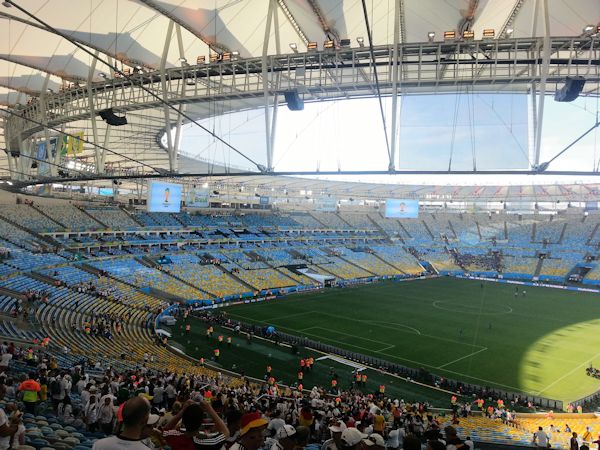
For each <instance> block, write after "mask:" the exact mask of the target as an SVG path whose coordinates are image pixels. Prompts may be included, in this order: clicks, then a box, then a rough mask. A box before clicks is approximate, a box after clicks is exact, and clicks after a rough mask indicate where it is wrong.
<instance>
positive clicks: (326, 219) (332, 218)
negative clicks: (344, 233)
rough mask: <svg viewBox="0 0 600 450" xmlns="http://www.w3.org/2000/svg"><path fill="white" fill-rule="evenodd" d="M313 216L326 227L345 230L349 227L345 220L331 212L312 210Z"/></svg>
mask: <svg viewBox="0 0 600 450" xmlns="http://www.w3.org/2000/svg"><path fill="white" fill-rule="evenodd" d="M313 215H314V216H315V218H316V219H317V220H318V221H319V222H321V223H322V224H323V225H325V226H326V227H327V228H337V229H340V230H346V229H348V228H350V227H349V226H348V224H347V223H346V222H344V221H343V220H342V219H340V217H339V216H338V215H337V214H335V213H332V212H314V213H313Z"/></svg>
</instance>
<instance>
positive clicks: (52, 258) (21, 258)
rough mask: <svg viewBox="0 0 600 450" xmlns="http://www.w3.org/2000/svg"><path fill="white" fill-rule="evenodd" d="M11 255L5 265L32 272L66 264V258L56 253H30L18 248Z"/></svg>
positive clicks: (12, 250)
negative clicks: (40, 268)
mask: <svg viewBox="0 0 600 450" xmlns="http://www.w3.org/2000/svg"><path fill="white" fill-rule="evenodd" d="M1 245H2V244H1V243H0V246H1ZM10 255H11V256H10V258H9V259H6V260H4V261H3V263H4V264H5V265H7V266H11V267H14V268H16V269H19V270H31V269H35V268H37V267H44V266H52V265H54V264H61V263H64V262H65V258H63V257H62V256H60V255H57V254H55V253H29V252H27V251H24V250H21V249H16V248H14V249H11V252H10Z"/></svg>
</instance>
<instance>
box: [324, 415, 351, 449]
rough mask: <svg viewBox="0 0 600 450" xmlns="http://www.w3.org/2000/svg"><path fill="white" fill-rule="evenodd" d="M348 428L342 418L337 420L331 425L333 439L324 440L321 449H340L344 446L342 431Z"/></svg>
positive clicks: (330, 430)
mask: <svg viewBox="0 0 600 450" xmlns="http://www.w3.org/2000/svg"><path fill="white" fill-rule="evenodd" d="M345 429H346V424H345V423H344V422H342V421H341V420H336V421H335V422H333V423H332V424H331V425H330V426H329V432H330V433H331V439H328V440H327V441H325V442H323V446H322V447H321V450H340V449H341V448H342V431H344V430H345Z"/></svg>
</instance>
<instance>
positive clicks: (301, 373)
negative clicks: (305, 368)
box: [298, 370, 304, 382]
mask: <svg viewBox="0 0 600 450" xmlns="http://www.w3.org/2000/svg"><path fill="white" fill-rule="evenodd" d="M303 379H304V372H302V371H301V370H299V371H298V382H300V381H302V380H303Z"/></svg>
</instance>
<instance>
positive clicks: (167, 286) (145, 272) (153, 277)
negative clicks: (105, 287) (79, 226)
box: [90, 259, 206, 300]
mask: <svg viewBox="0 0 600 450" xmlns="http://www.w3.org/2000/svg"><path fill="white" fill-rule="evenodd" d="M90 264H91V265H93V266H94V267H96V268H98V269H101V270H104V271H106V272H108V273H110V274H112V275H113V276H115V277H117V278H119V279H121V280H122V281H125V282H128V283H132V284H135V285H136V286H139V287H141V288H154V289H158V290H160V291H163V292H168V293H172V294H174V295H177V296H178V297H181V298H183V299H185V300H198V299H204V298H205V297H206V294H204V293H202V292H200V291H199V290H197V289H195V288H193V287H191V286H188V285H187V284H185V283H183V282H181V281H179V280H176V279H175V278H173V277H170V276H169V275H168V274H166V273H164V272H161V271H159V270H157V269H153V268H150V267H146V266H144V265H142V264H140V263H139V262H137V261H135V260H133V259H112V260H103V261H94V262H91V263H90Z"/></svg>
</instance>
